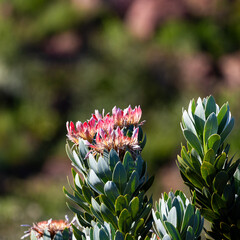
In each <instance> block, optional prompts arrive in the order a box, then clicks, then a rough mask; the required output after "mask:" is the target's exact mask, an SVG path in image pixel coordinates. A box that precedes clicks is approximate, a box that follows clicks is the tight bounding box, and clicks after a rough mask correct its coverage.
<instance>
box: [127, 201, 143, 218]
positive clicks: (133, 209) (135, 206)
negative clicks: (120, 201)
mask: <svg viewBox="0 0 240 240" xmlns="http://www.w3.org/2000/svg"><path fill="white" fill-rule="evenodd" d="M139 208H140V204H139V198H138V197H135V198H133V199H132V200H131V202H130V203H129V211H130V213H131V215H132V218H133V219H135V217H136V216H137V214H138V212H139Z"/></svg>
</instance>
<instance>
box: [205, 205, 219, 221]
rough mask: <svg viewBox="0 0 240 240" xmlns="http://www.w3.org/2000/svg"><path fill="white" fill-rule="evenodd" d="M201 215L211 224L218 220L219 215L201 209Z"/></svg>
mask: <svg viewBox="0 0 240 240" xmlns="http://www.w3.org/2000/svg"><path fill="white" fill-rule="evenodd" d="M201 214H202V215H203V216H204V218H206V219H207V220H208V221H210V222H213V221H214V220H217V219H218V218H219V215H218V214H216V213H215V212H213V211H212V210H211V209H208V208H202V209H201Z"/></svg>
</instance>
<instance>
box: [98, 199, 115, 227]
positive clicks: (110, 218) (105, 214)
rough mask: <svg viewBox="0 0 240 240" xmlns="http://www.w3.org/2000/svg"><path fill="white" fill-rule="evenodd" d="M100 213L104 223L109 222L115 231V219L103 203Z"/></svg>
mask: <svg viewBox="0 0 240 240" xmlns="http://www.w3.org/2000/svg"><path fill="white" fill-rule="evenodd" d="M100 211H101V214H102V217H103V219H104V221H106V222H110V223H111V224H112V225H113V226H114V227H115V228H116V229H117V224H118V223H117V219H116V217H115V216H114V215H113V214H112V212H111V211H110V210H109V209H108V207H107V206H106V205H105V204H104V203H102V204H101V209H100Z"/></svg>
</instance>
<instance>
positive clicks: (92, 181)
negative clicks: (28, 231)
mask: <svg viewBox="0 0 240 240" xmlns="http://www.w3.org/2000/svg"><path fill="white" fill-rule="evenodd" d="M87 181H88V184H89V185H90V186H91V187H92V188H93V189H94V191H96V192H97V193H99V194H102V193H104V190H103V189H104V183H103V182H102V180H101V179H100V178H99V177H98V176H97V175H96V173H95V172H94V171H93V170H92V169H90V171H89V174H88V178H87Z"/></svg>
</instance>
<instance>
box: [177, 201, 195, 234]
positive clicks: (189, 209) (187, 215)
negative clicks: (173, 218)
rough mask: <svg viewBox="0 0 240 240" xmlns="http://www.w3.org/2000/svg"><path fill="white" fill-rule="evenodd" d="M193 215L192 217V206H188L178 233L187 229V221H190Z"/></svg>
mask: <svg viewBox="0 0 240 240" xmlns="http://www.w3.org/2000/svg"><path fill="white" fill-rule="evenodd" d="M193 215H194V206H193V205H191V204H188V206H187V208H186V210H185V213H184V217H183V223H182V227H181V231H180V232H184V231H185V230H186V229H187V226H188V225H189V221H190V220H191V218H192V216H193Z"/></svg>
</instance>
